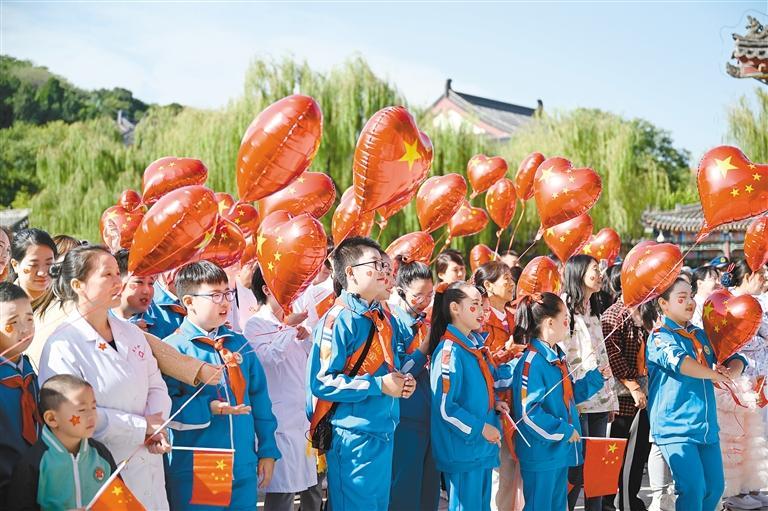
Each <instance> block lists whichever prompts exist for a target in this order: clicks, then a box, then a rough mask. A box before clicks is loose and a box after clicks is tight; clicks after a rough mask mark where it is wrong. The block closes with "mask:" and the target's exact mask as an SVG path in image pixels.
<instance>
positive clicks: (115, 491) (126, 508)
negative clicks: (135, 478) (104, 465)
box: [89, 477, 144, 511]
mask: <svg viewBox="0 0 768 511" xmlns="http://www.w3.org/2000/svg"><path fill="white" fill-rule="evenodd" d="M89 509H91V511H144V506H142V505H141V503H140V502H139V501H138V499H136V497H134V495H133V493H131V490H129V489H128V487H127V486H126V485H125V483H124V482H123V480H122V479H120V477H115V478H114V479H112V482H111V483H109V486H107V488H106V489H105V490H104V491H103V492H102V493H101V495H99V498H98V499H96V501H95V502H94V503H93V504H91V506H90V507H89Z"/></svg>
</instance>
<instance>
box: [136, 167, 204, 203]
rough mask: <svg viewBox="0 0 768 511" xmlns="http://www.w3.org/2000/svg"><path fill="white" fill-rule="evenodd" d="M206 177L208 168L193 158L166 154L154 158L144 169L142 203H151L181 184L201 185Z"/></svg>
mask: <svg viewBox="0 0 768 511" xmlns="http://www.w3.org/2000/svg"><path fill="white" fill-rule="evenodd" d="M206 179H208V168H207V167H206V166H205V164H204V163H203V162H201V161H200V160H196V159H194V158H176V157H174V156H166V157H164V158H160V159H159V160H155V161H153V162H152V163H150V164H149V166H148V167H147V168H146V169H144V178H143V189H144V192H143V195H144V203H145V204H148V205H150V206H151V205H152V204H154V203H155V202H157V200H158V199H159V198H160V197H162V196H163V195H165V194H166V193H168V192H170V191H172V190H177V189H179V188H181V187H182V186H193V185H203V184H205V181H206Z"/></svg>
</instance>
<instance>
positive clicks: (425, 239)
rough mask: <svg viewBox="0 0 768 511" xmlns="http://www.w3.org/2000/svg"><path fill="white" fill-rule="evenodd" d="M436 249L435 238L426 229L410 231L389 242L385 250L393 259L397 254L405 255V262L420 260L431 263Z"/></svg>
mask: <svg viewBox="0 0 768 511" xmlns="http://www.w3.org/2000/svg"><path fill="white" fill-rule="evenodd" d="M434 250H435V240H433V239H432V236H430V235H429V233H428V232H425V231H416V232H409V233H408V234H404V235H402V236H400V237H399V238H397V239H396V240H395V241H393V242H392V243H390V244H389V246H388V247H387V249H386V250H385V252H386V253H387V255H389V257H390V258H392V260H394V259H395V258H396V257H397V256H402V257H403V262H405V263H410V262H414V261H419V262H422V263H424V264H429V260H430V259H431V258H432V251H434Z"/></svg>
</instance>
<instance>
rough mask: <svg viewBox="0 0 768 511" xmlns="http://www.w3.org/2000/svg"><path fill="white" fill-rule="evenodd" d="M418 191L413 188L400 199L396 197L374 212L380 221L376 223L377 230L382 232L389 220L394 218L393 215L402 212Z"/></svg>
mask: <svg viewBox="0 0 768 511" xmlns="http://www.w3.org/2000/svg"><path fill="white" fill-rule="evenodd" d="M418 191H419V190H418V188H414V189H413V190H411V191H410V192H408V193H406V194H405V195H403V196H402V197H398V198H397V199H395V200H393V201H392V202H390V203H389V204H387V205H385V206H382V207H380V208H377V209H376V212H377V213H378V214H379V216H381V221H379V222H378V224H379V228H381V229H382V230H383V229H384V228H385V227H386V226H387V222H389V219H390V218H392V217H393V216H395V214H396V213H398V212H399V211H400V210H402V209H403V208H404V207H406V206H407V205H408V203H409V202H411V201H412V200H413V198H414V197H416V192H418Z"/></svg>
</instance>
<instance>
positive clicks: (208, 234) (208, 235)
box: [195, 231, 213, 249]
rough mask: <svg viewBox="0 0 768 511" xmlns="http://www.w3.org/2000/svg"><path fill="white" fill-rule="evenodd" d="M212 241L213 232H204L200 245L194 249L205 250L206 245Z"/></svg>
mask: <svg viewBox="0 0 768 511" xmlns="http://www.w3.org/2000/svg"><path fill="white" fill-rule="evenodd" d="M212 239H213V231H209V232H206V233H205V237H203V241H201V242H200V244H199V245H198V246H196V247H195V248H198V249H199V248H205V247H206V246H207V245H208V243H210V242H211V240H212Z"/></svg>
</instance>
